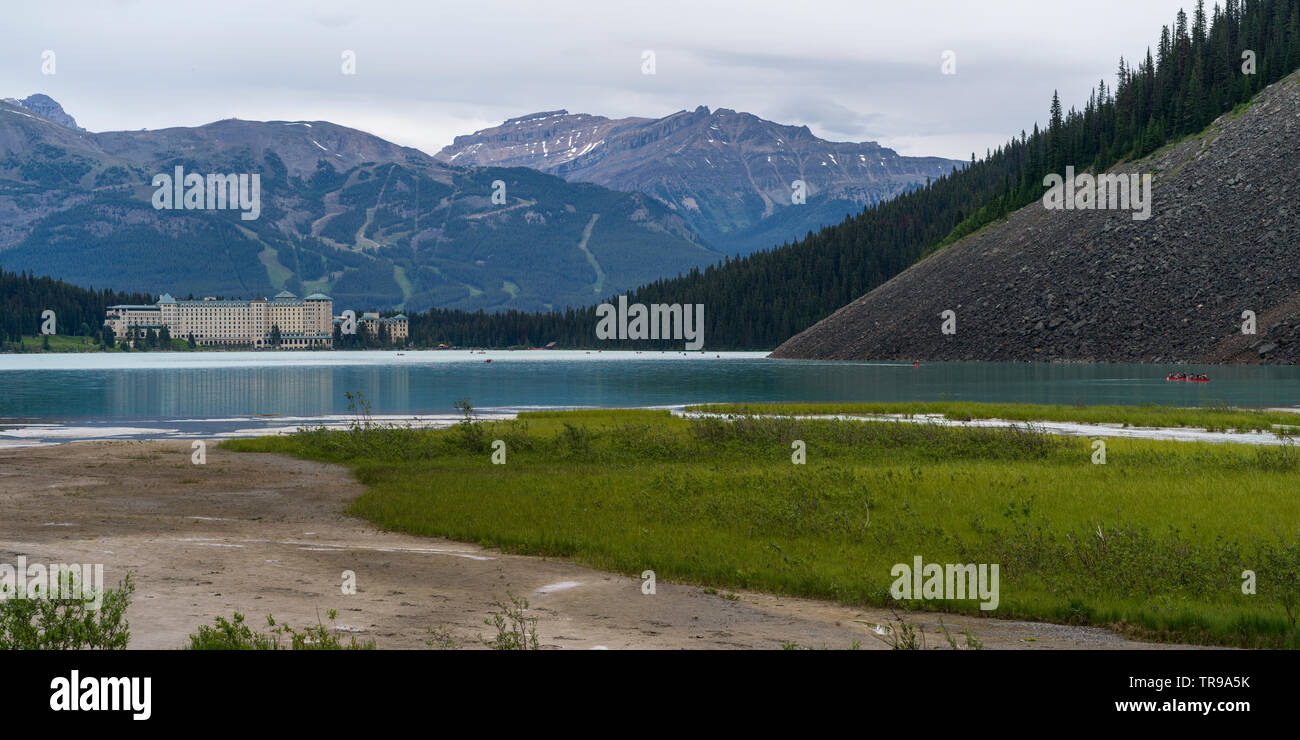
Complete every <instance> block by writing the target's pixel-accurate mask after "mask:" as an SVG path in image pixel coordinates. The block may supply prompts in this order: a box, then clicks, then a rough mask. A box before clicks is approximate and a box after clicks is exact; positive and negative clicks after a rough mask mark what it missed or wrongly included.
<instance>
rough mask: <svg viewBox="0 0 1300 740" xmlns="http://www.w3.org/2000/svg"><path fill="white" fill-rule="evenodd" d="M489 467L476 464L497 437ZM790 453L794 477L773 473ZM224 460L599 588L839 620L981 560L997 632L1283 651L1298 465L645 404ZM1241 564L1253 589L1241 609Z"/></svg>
mask: <svg viewBox="0 0 1300 740" xmlns="http://www.w3.org/2000/svg"><path fill="white" fill-rule="evenodd" d="M498 439H499V440H503V441H504V442H505V443H506V449H507V461H506V464H505V465H493V464H492V463H491V455H492V442H493V440H498ZM794 440H803V441H804V442H805V444H806V447H807V463H806V464H805V465H794V464H792V463H791V443H792V442H793V441H794ZM223 447H225V448H228V449H234V450H242V451H266V452H281V453H288V454H293V455H297V456H301V457H306V458H311V459H315V460H321V461H328V462H336V463H342V464H345V465H347V466H349V467H351V468H352V469H353V470H354V471H355V474H356V476H357V477H358V478H359V479H360V480H361V481H362V482H363V483H365V484H366V485H367V491H366V492H365V493H364V494H362V495H361V496H360V497H358V498H357V499H355V500H354V501H353V502H352V504H351V505H350V509H349V513H351V514H354V515H358V516H361V517H364V518H366V519H368V520H370V521H372V522H374V523H376V524H378V525H380V526H382V527H384V528H387V529H390V530H396V531H403V532H409V533H412V534H417V535H426V536H441V537H449V538H452V539H456V540H462V541H471V542H477V543H480V544H483V545H485V546H489V547H499V548H501V549H503V550H504V551H507V552H517V553H530V554H536V555H545V556H554V557H569V558H573V559H574V560H576V561H578V562H581V563H584V564H588V565H592V566H595V567H598V568H605V569H608V570H611V571H617V572H621V573H627V574H633V575H639V574H640V573H641V572H642V571H644V570H653V571H655V573H656V577H657V578H659V579H661V580H669V581H677V582H688V583H696V584H700V585H704V586H710V587H715V588H727V589H736V588H746V589H757V590H763V591H769V592H774V593H780V594H794V595H800V596H809V597H819V598H826V599H833V600H836V601H839V602H842V603H846V604H854V605H877V606H902V607H904V608H925V609H942V610H947V611H958V612H964V613H969V614H983V613H982V612H979V610H978V607H977V604H976V602H974V601H924V602H922V601H911V602H905V603H902V604H900V603H898V602H896V601H895V600H894V599H893V598H892V597H891V596H890V594H889V587H890V584H891V583H892V581H893V578H892V577H891V575H890V570H891V568H892V567H893V565H894V564H897V563H911V561H912V557H913V556H914V555H921V556H923V558H924V559H925V561H926V562H934V563H998V564H999V565H1000V567H1001V584H1000V585H1001V588H1000V605H999V607H998V609H997V611H996V612H995V615H996V616H999V617H1014V618H1021V619H1036V620H1050V621H1055V622H1064V623H1072V624H1095V625H1108V626H1112V627H1116V628H1119V629H1121V630H1123V631H1125V632H1126V633H1128V634H1133V635H1137V636H1140V637H1146V638H1150V639H1164V640H1177V641H1183V642H1193V643H1205V644H1220V645H1237V646H1243V647H1288V648H1294V647H1297V646H1300V631H1298V630H1297V627H1296V621H1295V620H1296V617H1297V615H1298V614H1300V604H1298V600H1300V543H1298V542H1297V527H1296V522H1300V494H1298V493H1297V492H1298V491H1300V451H1297V450H1296V449H1295V448H1293V447H1290V446H1286V447H1251V446H1246V445H1210V444H1202V443H1176V442H1161V441H1145V440H1124V439H1115V440H1108V441H1107V462H1106V464H1104V465H1095V464H1092V462H1091V457H1092V452H1093V451H1092V448H1091V446H1090V441H1089V440H1087V439H1080V438H1072V437H1062V436H1053V435H1046V434H1041V433H1036V432H1033V431H1030V430H1028V429H1025V428H1015V429H967V428H961V427H942V426H938V425H932V424H914V423H898V422H865V423H864V422H856V421H832V420H799V419H791V418H758V417H739V418H736V419H734V420H730V421H728V420H722V419H716V418H705V419H681V418H675V417H672V416H671V415H670V414H668V413H667V412H663V411H644V410H642V411H581V412H562V413H561V412H546V413H531V414H521V415H520V418H519V419H518V420H516V421H509V422H493V423H462V424H459V425H456V426H455V427H454V428H451V429H447V430H440V431H430V430H413V429H403V428H398V427H390V426H376V425H365V424H364V423H358V424H357V425H356V426H355V427H354V428H353V430H351V431H327V430H323V429H314V430H303V431H301V432H299V433H298V434H295V435H291V436H285V437H265V438H259V439H248V440H232V441H228V442H225V443H223ZM1245 570H1253V571H1254V572H1255V573H1256V577H1257V587H1256V588H1257V593H1256V594H1255V595H1244V594H1243V593H1242V572H1243V571H1245Z"/></svg>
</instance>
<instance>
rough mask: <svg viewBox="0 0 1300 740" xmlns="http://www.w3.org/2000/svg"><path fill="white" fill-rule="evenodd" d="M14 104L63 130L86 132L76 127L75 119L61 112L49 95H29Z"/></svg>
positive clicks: (56, 102) (61, 108)
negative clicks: (61, 127)
mask: <svg viewBox="0 0 1300 740" xmlns="http://www.w3.org/2000/svg"><path fill="white" fill-rule="evenodd" d="M14 102H16V103H17V104H18V105H20V106H22V107H23V108H24V109H26V110H29V111H31V112H32V113H35V114H36V115H38V116H40V117H41V118H44V119H45V120H47V121H52V122H54V123H57V124H59V125H60V126H63V127H64V128H70V129H72V130H73V131H85V130H86V129H84V128H82V127H80V126H78V125H77V119H75V118H73V117H72V116H70V115H68V113H67V112H66V111H64V110H63V106H61V105H59V103H58V101H56V100H55V99H54V98H51V97H50V96H49V95H44V94H42V93H36V94H35V95H29V96H27V97H26V98H24V99H22V100H15V101H14Z"/></svg>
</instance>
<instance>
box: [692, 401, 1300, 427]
mask: <svg viewBox="0 0 1300 740" xmlns="http://www.w3.org/2000/svg"><path fill="white" fill-rule="evenodd" d="M686 410H687V411H702V412H706V413H715V414H781V415H798V416H815V415H842V416H856V415H862V416H866V415H873V414H877V415H878V414H898V415H904V416H920V415H939V416H942V417H943V418H945V419H950V420H954V421H970V420H972V419H1006V420H1008V421H1066V422H1078V423H1087V424H1120V425H1123V426H1130V427H1188V428H1196V429H1208V430H1210V431H1228V430H1231V431H1236V432H1254V431H1264V432H1283V433H1286V432H1287V431H1288V430H1290V431H1293V432H1300V413H1292V412H1287V411H1252V410H1249V409H1235V408H1229V407H1226V406H1225V407H1216V408H1178V407H1173V406H1155V405H1150V406H1045V405H1034V404H1026V403H973V402H950V401H936V402H901V403H761V404H744V403H740V404H706V405H699V406H688V407H686Z"/></svg>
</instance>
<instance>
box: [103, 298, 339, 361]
mask: <svg viewBox="0 0 1300 740" xmlns="http://www.w3.org/2000/svg"><path fill="white" fill-rule="evenodd" d="M333 315H334V300H333V299H332V298H330V297H329V296H327V295H323V294H321V293H312V294H311V295H309V296H307V297H306V298H299V297H298V296H296V295H294V294H293V293H290V292H289V291H287V290H286V291H283V292H281V293H279V294H277V295H276V296H275V297H274V298H271V299H270V300H267V299H266V298H253V299H251V300H217V299H216V298H204V299H202V300H184V301H178V300H176V299H175V298H172V297H171V296H170V295H164V296H163V297H162V298H160V299H158V303H157V304H156V305H153V306H133V305H119V306H109V307H108V311H107V318H105V320H104V324H105V325H106V326H109V327H111V328H112V329H113V336H114V337H115V338H117V339H118V340H123V339H126V338H127V337H128V333H129V332H130V331H131V330H132V329H136V330H139V331H144V332H147V331H149V330H150V329H152V330H154V331H161V330H162V328H163V327H167V330H168V332H169V333H170V334H171V336H172V338H173V339H186V338H188V337H190V335H193V336H194V341H195V343H196V344H199V345H201V346H204V347H253V348H255V349H261V348H264V347H270V346H271V334H272V330H273V329H274V328H278V329H279V334H280V343H279V345H278V346H279V348H281V349H311V348H324V349H330V348H332V347H333V346H334V333H333V330H334V326H333V321H332V318H333Z"/></svg>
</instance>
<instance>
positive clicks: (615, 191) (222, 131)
mask: <svg viewBox="0 0 1300 740" xmlns="http://www.w3.org/2000/svg"><path fill="white" fill-rule="evenodd" d="M557 116H558V117H556V116H549V117H547V119H546V120H549V121H551V124H552V125H559V121H560V120H561V119H564V120H569V119H571V118H573V117H570V116H568V115H567V114H557ZM728 116H730V117H731V118H732V119H734V120H735V121H737V122H738V124H740V123H743V125H725V126H719V129H720V131H719V132H718V133H717V134H716V136H717V137H718V139H717V140H716V141H717V142H722V141H728V142H731V141H733V140H734V142H735V143H734V144H730V143H729V144H727V146H728V147H731V149H729V150H727V153H728V154H734V153H736V152H744V156H742V157H740V158H739V159H738V158H737V157H736V156H730V157H728V156H721V155H714V156H712V157H710V156H706V155H702V154H701V153H700V152H702V151H703V150H702V149H701V150H699V151H696V150H695V149H694V148H693V147H694V146H695V145H694V144H692V143H691V142H694V137H686V138H684V139H680V140H679V138H674V137H673V136H669V137H667V138H658V139H656V138H654V137H653V136H651V134H652V133H654V132H663V131H668V130H675V131H677V132H678V134H677V135H678V137H681V136H683V135H684V134H683V132H684V131H686V130H701V126H703V127H704V129H708V128H709V126H711V125H714V124H707V125H706V124H705V122H707V121H709V120H716V119H718V118H719V117H721V118H722V119H726V118H727V117H728ZM587 118H588V119H593V120H594V117H587ZM669 118H670V119H673V118H674V117H669ZM696 119H699V120H696ZM529 120H530V121H531V120H532V119H531V118H530V119H529ZM600 120H601V121H608V119H600ZM635 120H640V119H623V120H622V121H611V122H609V126H608V127H607V128H608V131H607V135H606V136H605V137H604V141H605V143H604V144H602V145H601V146H605V145H609V146H607V147H606V151H609V152H611V155H610V156H607V158H606V161H607V164H606V165H605V166H604V168H598V169H601V170H602V171H603V172H605V173H606V174H604V175H601V177H599V178H590V179H582V178H577V177H572V172H567V171H566V172H564V173H560V172H550V171H546V169H545V168H542V167H539V166H532V164H537V163H536V162H533V163H532V164H530V161H529V158H528V157H526V156H523V155H522V154H521V155H520V156H514V157H507V156H497V157H490V156H489V154H488V151H491V147H488V146H487V140H486V139H485V140H484V143H483V145H481V146H479V147H477V150H476V151H478V152H479V153H478V154H477V155H474V156H471V155H466V156H461V157H457V156H454V155H447V154H446V153H445V152H444V153H440V154H439V155H438V156H430V155H428V154H426V153H424V152H421V151H419V150H417V149H413V148H409V147H403V146H399V145H397V144H394V143H392V142H389V141H386V140H384V139H382V138H379V137H377V136H374V135H371V134H368V133H365V132H363V131H358V130H356V129H351V128H347V127H344V126H339V125H337V124H333V123H330V122H327V121H244V120H238V119H228V120H223V121H218V122H215V123H211V124H207V125H204V126H197V127H176V128H164V129H158V130H142V131H114V132H102V133H92V132H89V131H86V130H85V129H83V128H81V127H79V126H78V125H77V123H76V121H75V119H74V118H73V117H72V116H71V115H69V114H67V113H66V112H65V111H64V110H63V108H62V106H60V105H59V103H58V102H56V101H54V100H53V99H51V98H49V97H48V96H45V95H33V96H31V97H28V98H26V99H24V100H15V99H4V100H0V264H3V265H4V266H5V267H6V268H9V269H22V270H31V271H33V272H35V273H38V274H44V275H51V276H56V277H60V278H63V279H66V280H69V281H72V282H74V283H77V284H81V285H99V286H112V287H114V288H115V289H118V290H129V291H145V292H154V293H158V292H163V291H167V292H172V293H174V294H178V295H183V294H189V293H193V294H196V295H231V296H233V295H261V294H265V295H269V294H274V293H276V292H278V291H280V290H283V289H288V290H291V291H293V292H295V293H298V294H300V295H302V294H306V293H310V292H313V291H324V292H327V293H329V294H330V295H332V296H333V297H334V298H335V299H336V301H339V302H340V303H341V304H343V305H348V306H355V307H363V308H379V309H386V308H400V309H403V310H406V311H420V310H424V309H427V308H430V307H438V308H455V309H466V310H475V309H486V310H489V311H495V310H503V309H516V310H521V311H537V310H553V309H563V308H566V307H570V306H585V305H590V304H592V303H597V302H599V301H600V300H602V299H604V298H605V297H607V296H609V295H612V294H614V293H618V292H623V291H627V290H630V289H632V288H634V287H636V286H638V285H642V284H645V283H648V282H651V281H654V280H656V279H658V278H662V277H669V276H673V275H677V274H680V273H683V272H686V271H689V270H691V269H693V268H699V267H704V266H707V265H712V264H715V263H718V262H720V261H721V260H722V259H723V258H724V257H725V256H726V255H727V254H729V253H730V252H731V251H733V250H734V249H736V247H735V244H736V242H735V241H734V240H733V241H727V238H726V236H727V235H728V234H730V235H733V236H734V235H735V234H738V233H741V232H744V233H746V234H748V236H747V237H746V238H748V239H749V240H750V245H749V246H746V247H744V248H745V249H749V248H751V247H756V246H758V245H763V246H772V245H773V244H775V243H778V242H779V240H781V239H784V238H785V234H786V232H790V231H794V232H799V231H807V230H808V229H813V228H816V227H817V225H818V222H820V221H821V220H823V219H827V220H838V219H839V218H841V217H842V216H843V214H842V213H840V209H843V208H852V207H854V206H853V205H852V204H854V203H858V202H869V201H870V199H872V198H884V197H889V195H890V194H893V193H897V192H900V191H901V190H903V189H906V188H908V187H914V186H916V185H917V183H918V182H920V183H921V184H923V183H924V178H925V177H926V176H927V175H924V174H923V171H924V172H938V171H940V170H942V169H944V168H945V167H950V166H951V164H952V163H951V161H950V160H937V159H936V160H934V161H933V162H931V161H929V160H917V161H916V162H912V161H911V158H902V157H898V156H897V155H895V154H893V153H892V152H890V151H889V150H885V149H881V148H879V147H877V146H875V145H874V144H872V145H866V144H863V145H840V144H834V145H832V144H829V143H827V142H821V144H823V145H825V147H824V151H821V152H820V153H819V154H813V153H812V152H813V148H815V146H814V145H815V143H816V142H820V140H818V139H815V137H811V134H809V133H808V132H807V129H806V128H795V127H779V126H776V125H775V124H770V123H768V122H765V121H761V120H760V119H757V118H755V117H753V116H749V115H747V114H732V113H731V112H730V111H727V112H724V111H717V112H715V113H712V114H710V113H707V109H706V110H704V111H702V112H701V111H697V112H696V113H695V114H687V115H685V116H678V117H676V119H675V122H671V123H668V124H665V125H661V126H658V127H640V128H641V129H643V133H642V138H643V139H644V142H643V144H642V145H640V146H632V145H631V143H630V140H629V138H628V134H626V133H619V132H621V131H624V130H625V129H627V128H628V127H629V126H631V124H630V123H629V122H630V121H635ZM664 120H665V121H668V120H669V119H664ZM507 126H513V127H515V128H518V126H515V124H514V123H510V122H508V123H507ZM532 128H537V127H536V126H532ZM632 128H637V127H636V126H632ZM723 129H725V130H723ZM551 130H552V129H551V128H547V129H546V131H547V132H549V131H551ZM746 132H748V133H746ZM764 132H766V133H764ZM538 133H539V134H540V133H541V132H540V130H539V132H538ZM482 135H483V132H480V134H476V135H475V136H482ZM547 135H548V136H549V133H548V134H547ZM763 136H768V137H769V138H770V137H771V136H776V137H777V139H779V140H780V143H779V144H775V145H773V144H764V145H760V144H754V143H750V139H753V138H756V137H757V138H762V137H763ZM647 137H648V138H647ZM463 140H464V137H461V138H458V139H457V141H463ZM498 140H502V139H500V137H498ZM707 143H708V142H705V144H707ZM718 145H719V146H722V144H721V143H719V144H718ZM668 146H676V147H678V149H679V150H680V151H679V152H678V153H677V154H676V155H670V154H668V153H667V150H666V149H665V147H668ZM763 146H769V147H770V146H777V147H778V149H779V148H780V147H781V146H786V147H788V148H789V149H790V150H791V153H789V154H783V153H781V152H779V151H777V152H775V153H773V154H770V155H763V156H766V157H768V158H769V159H771V160H772V161H773V164H772V166H771V167H769V168H768V169H769V170H770V172H768V173H764V174H743V173H744V170H745V168H746V166H749V169H751V170H753V169H756V168H755V167H753V166H752V164H751V165H746V164H745V163H747V162H750V161H751V160H752V159H753V158H754V157H757V156H759V154H758V152H760V151H762V150H763V149H762V148H763ZM620 147H623V148H630V149H632V150H635V153H634V155H629V154H626V153H625V154H624V155H620V156H613V154H612V152H614V151H615V150H616V149H618V148H620ZM595 148H596V149H600V148H601V147H600V146H598V147H595ZM732 150H734V152H733V151H732ZM867 152H870V153H871V161H870V163H867V162H864V161H863V160H862V159H857V164H856V165H853V164H849V165H848V166H847V169H846V168H843V167H840V166H839V164H840V162H841V161H843V162H846V163H849V162H851V161H852V160H854V159H855V158H857V157H866V156H867ZM701 156H702V157H703V158H702V159H700V157H701ZM818 157H820V159H817V158H818ZM488 159H496V160H499V161H488ZM543 159H545V158H543ZM814 159H816V160H817V161H815V162H814V161H813V160H814ZM822 160H826V161H835V162H836V165H835V166H834V167H831V166H829V165H823V163H822ZM568 161H569V164H570V165H571V167H574V168H577V169H582V170H583V171H588V170H590V169H591V168H590V167H589V166H588V165H589V162H588V160H586V159H584V158H582V157H569V158H568ZM620 162H621V164H619V163H620ZM922 162H924V166H921V164H920V163H922ZM710 164H716V165H717V166H716V168H715V171H714V172H712V173H711V175H710V176H709V177H705V176H704V173H697V172H691V171H692V170H695V169H698V168H699V167H701V166H704V167H707V166H708V165H710ZM868 164H869V165H870V166H868ZM614 165H617V167H618V173H621V175H620V176H619V177H615V176H614V175H613V174H609V173H610V172H611V170H610V169H609V167H611V166H614ZM176 167H181V168H183V170H184V171H185V172H187V173H200V174H204V173H209V174H211V173H218V174H220V173H257V174H258V175H259V177H260V185H261V201H262V205H261V212H260V217H259V218H257V219H256V220H242V219H240V217H239V214H238V212H235V211H211V210H156V209H155V208H154V207H153V205H152V204H151V197H152V195H153V194H154V191H155V188H154V187H153V185H152V184H151V183H152V179H153V177H154V176H155V175H157V174H159V173H165V174H170V173H172V172H173V171H174V168H176ZM561 174H563V175H564V176H561ZM799 174H802V176H803V177H804V178H805V180H806V182H807V184H808V185H807V188H808V204H807V205H806V206H802V207H800V208H789V207H784V206H778V205H771V203H776V202H777V201H779V200H780V198H779V196H780V195H781V194H780V192H779V190H780V188H779V187H778V186H779V184H780V182H781V181H783V180H786V179H788V178H794V177H795V176H796V175H799ZM742 175H743V177H742ZM566 177H568V178H570V179H566ZM855 177H857V178H858V180H859V181H860V182H858V183H857V184H856V185H855V184H854V182H855V181H854V178H855ZM738 179H743V182H738ZM597 180H599V181H597ZM673 182H677V183H679V184H681V187H682V188H690V189H689V190H685V189H684V190H682V192H681V193H679V194H678V195H677V196H672V197H668V196H667V193H668V191H666V190H664V189H663V187H665V186H666V185H667V184H669V183H673ZM656 183H658V185H656ZM756 184H757V185H756ZM760 186H761V188H765V189H764V190H762V193H764V194H763V195H760V194H759V190H755V189H754V188H755V187H760ZM855 188H856V190H855ZM787 191H788V188H787ZM832 193H833V194H834V197H831V194H832ZM738 194H739V195H738ZM494 196H495V197H494ZM765 197H766V198H767V199H768V202H769V205H766V206H764V205H761V204H762V203H763V202H764V200H763V199H764V198H765ZM784 197H785V198H786V199H788V198H789V195H788V192H787V193H786V194H785V196H784ZM855 198H856V199H857V200H854V199H855ZM733 201H734V202H733ZM751 201H752V202H755V203H759V204H760V205H759V206H758V209H757V210H754V209H752V208H750V207H749V205H746V204H751V203H750V202H751ZM751 205H752V204H751ZM827 209H829V210H827ZM765 211H766V212H768V218H766V219H764V218H762V214H763V213H764V212H765ZM727 214H732V215H731V216H728V215H727ZM787 214H789V215H787Z"/></svg>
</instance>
